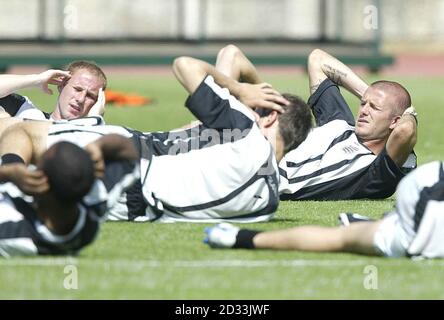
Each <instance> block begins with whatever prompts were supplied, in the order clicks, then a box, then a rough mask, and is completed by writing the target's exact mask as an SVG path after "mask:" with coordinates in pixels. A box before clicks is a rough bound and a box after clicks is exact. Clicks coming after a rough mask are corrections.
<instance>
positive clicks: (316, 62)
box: [308, 49, 326, 69]
mask: <svg viewBox="0 0 444 320" xmlns="http://www.w3.org/2000/svg"><path fill="white" fill-rule="evenodd" d="M325 55H326V53H325V51H323V50H321V49H314V50H313V51H312V52H310V54H309V55H308V68H309V69H313V68H320V67H321V65H322V61H323V59H324V57H325Z"/></svg>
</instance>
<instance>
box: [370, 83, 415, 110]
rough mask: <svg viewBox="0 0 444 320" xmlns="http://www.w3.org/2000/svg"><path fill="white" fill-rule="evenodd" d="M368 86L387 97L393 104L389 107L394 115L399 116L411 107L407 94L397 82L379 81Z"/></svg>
mask: <svg viewBox="0 0 444 320" xmlns="http://www.w3.org/2000/svg"><path fill="white" fill-rule="evenodd" d="M370 86H371V87H372V88H374V89H378V90H381V91H383V92H384V93H385V94H386V95H387V97H389V99H390V100H391V101H392V104H393V105H392V106H391V107H392V108H393V109H392V112H393V114H394V115H401V114H402V113H403V112H404V111H405V109H407V108H408V107H410V106H411V105H412V100H411V98H410V94H409V92H408V91H407V89H406V88H404V87H403V86H402V85H400V84H399V83H397V82H394V81H387V80H380V81H376V82H373V83H372V84H371V85H370Z"/></svg>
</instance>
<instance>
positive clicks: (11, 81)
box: [0, 61, 107, 123]
mask: <svg viewBox="0 0 444 320" xmlns="http://www.w3.org/2000/svg"><path fill="white" fill-rule="evenodd" d="M50 84H51V85H56V86H57V89H58V91H59V95H58V97H57V104H56V106H55V108H54V111H53V112H52V113H46V112H43V111H41V110H40V109H38V108H37V107H36V106H35V105H34V104H33V103H32V101H31V100H30V99H29V98H28V97H25V96H21V95H18V94H15V93H14V92H16V91H17V90H20V89H24V88H28V87H35V86H37V87H40V88H41V89H42V90H43V92H45V93H47V94H52V90H51V89H49V87H48V85H50ZM106 84H107V79H106V76H105V73H104V72H103V71H102V69H100V67H99V66H97V65H96V64H94V63H92V62H87V61H74V62H72V63H71V64H70V65H69V66H68V67H67V71H63V70H47V71H44V72H42V73H39V74H29V75H12V74H3V75H0V107H2V109H1V112H0V116H1V117H4V116H13V117H18V118H26V119H34V120H45V119H49V120H55V121H57V120H62V119H78V118H82V117H86V116H101V115H103V113H104V111H105V95H104V92H103V91H104V90H105V89H106ZM94 120H95V121H96V122H99V123H101V122H103V119H101V117H97V119H90V122H92V123H93V122H94Z"/></svg>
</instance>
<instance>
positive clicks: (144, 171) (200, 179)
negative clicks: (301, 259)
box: [48, 76, 279, 221]
mask: <svg viewBox="0 0 444 320" xmlns="http://www.w3.org/2000/svg"><path fill="white" fill-rule="evenodd" d="M187 107H188V108H189V109H190V111H191V112H192V113H193V114H194V115H195V116H196V117H197V118H198V119H199V120H201V121H202V123H203V125H202V126H199V128H200V129H199V130H201V131H200V132H198V133H196V134H195V135H193V136H191V137H190V136H187V134H188V133H189V132H190V131H186V130H185V131H180V130H179V131H173V132H169V133H153V134H150V133H140V132H137V131H135V130H131V129H126V128H123V127H118V126H95V127H88V126H73V125H53V126H51V128H50V132H49V136H48V147H49V146H50V145H52V144H53V143H55V142H57V141H60V140H68V141H72V142H76V141H77V143H78V144H81V145H86V144H87V143H89V142H91V141H93V140H94V139H97V138H98V137H100V136H101V135H103V134H107V133H120V134H122V135H124V136H127V137H133V141H135V143H136V145H138V148H139V150H140V152H141V161H140V168H141V181H140V183H139V184H138V185H135V186H133V188H131V189H130V190H129V191H128V192H127V195H126V196H125V197H122V198H121V201H120V202H119V204H118V205H116V206H115V207H114V208H113V209H112V210H111V211H110V219H114V220H127V219H129V220H159V221H170V220H174V221H176V220H186V221H190V220H191V221H214V220H217V219H231V220H232V221H263V220H268V219H270V218H271V216H272V214H273V213H274V212H275V211H276V209H277V206H278V201H279V198H278V184H279V173H278V167H277V162H276V158H275V155H274V150H273V148H272V146H271V144H270V143H269V142H268V141H267V140H266V139H265V137H264V135H263V134H262V133H261V131H260V129H259V127H258V126H257V124H256V123H255V121H254V117H253V116H252V113H251V111H250V110H249V109H248V108H247V107H246V106H244V105H243V104H242V103H240V102H239V101H238V100H237V99H235V98H234V97H233V96H232V95H230V93H229V91H228V90H227V89H222V88H221V87H219V86H218V85H217V84H216V83H215V82H214V79H213V78H212V77H211V76H208V77H207V78H206V79H205V80H204V81H203V82H202V84H201V85H200V86H199V88H198V89H197V90H196V92H195V93H194V94H193V95H192V96H191V97H190V98H189V99H188V100H187ZM183 134H185V135H183ZM142 191H143V193H142Z"/></svg>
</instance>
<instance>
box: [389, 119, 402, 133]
mask: <svg viewBox="0 0 444 320" xmlns="http://www.w3.org/2000/svg"><path fill="white" fill-rule="evenodd" d="M399 120H401V116H396V117H393V118H392V122H391V123H390V127H389V129H390V130H393V129H395V127H396V126H397V125H398V122H399Z"/></svg>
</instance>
